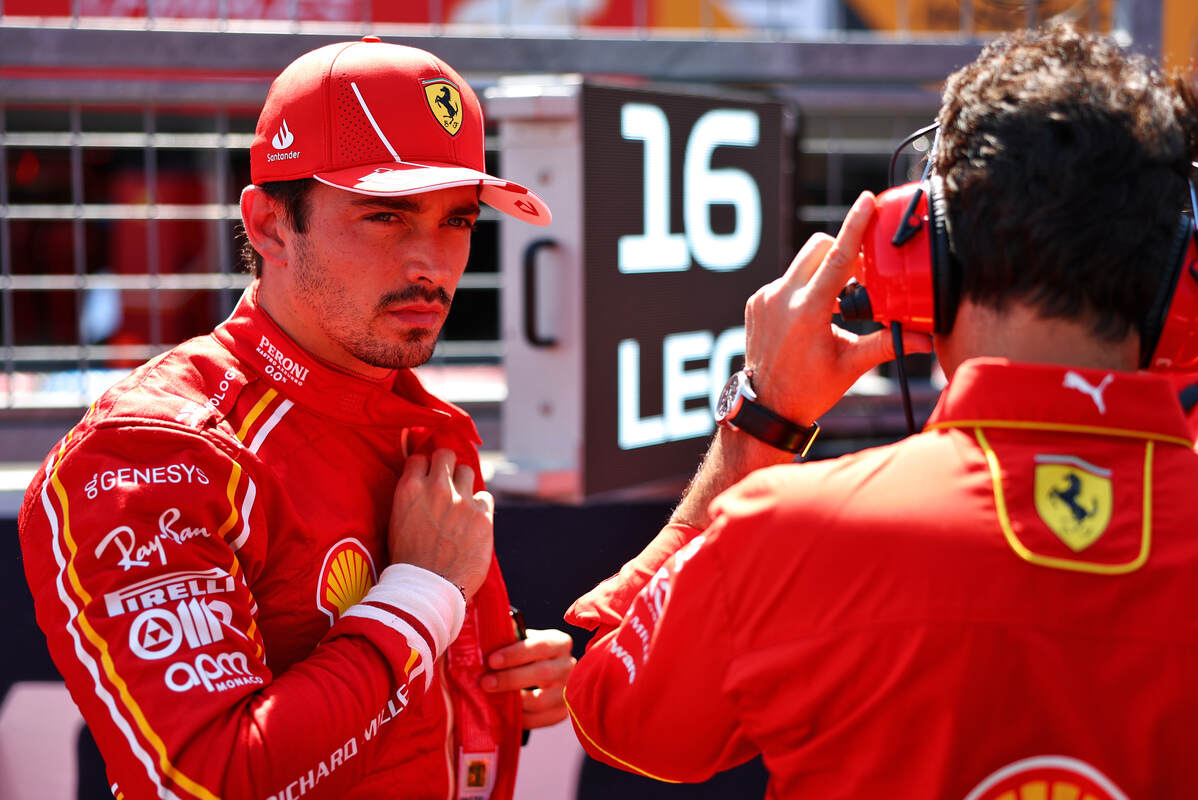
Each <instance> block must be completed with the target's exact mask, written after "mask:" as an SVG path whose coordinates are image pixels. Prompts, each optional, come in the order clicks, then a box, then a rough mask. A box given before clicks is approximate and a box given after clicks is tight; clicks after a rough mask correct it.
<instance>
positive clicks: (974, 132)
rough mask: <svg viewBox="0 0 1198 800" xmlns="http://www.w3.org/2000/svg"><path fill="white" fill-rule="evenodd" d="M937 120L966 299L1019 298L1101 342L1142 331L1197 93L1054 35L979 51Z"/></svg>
mask: <svg viewBox="0 0 1198 800" xmlns="http://www.w3.org/2000/svg"><path fill="white" fill-rule="evenodd" d="M938 119H939V122H940V134H939V135H940V138H939V141H938V143H937V148H936V152H935V154H934V156H933V158H934V163H933V166H934V168H935V171H936V172H937V174H939V175H941V176H942V177H943V178H944V184H945V199H946V201H947V203H948V209H949V212H948V217H949V225H950V229H951V237H952V243H953V247H954V250H955V252H956V255H957V257H958V259H959V261H960V262H961V263H962V264H963V265H964V267H963V270H962V273H963V274H962V276H961V278H962V280H961V295H962V297H963V298H968V299H970V300H972V301H974V302H976V303H979V304H981V305H985V306H988V307H991V308H994V309H997V310H1000V311H1001V310H1002V309H1003V308H1004V307H1005V305H1006V304H1007V303H1008V302H1010V301H1013V300H1018V301H1023V302H1028V303H1030V304H1032V305H1034V306H1035V307H1036V308H1037V309H1038V310H1039V312H1040V313H1041V314H1042V315H1043V316H1045V317H1058V318H1076V319H1082V320H1084V321H1086V322H1089V323H1090V325H1091V329H1092V331H1093V332H1094V334H1095V335H1096V336H1098V337H1100V338H1102V339H1103V340H1106V341H1119V340H1122V339H1124V338H1125V337H1126V336H1127V335H1128V334H1129V333H1130V332H1131V331H1132V330H1133V329H1134V328H1137V327H1138V326H1139V325H1140V324H1141V322H1142V320H1143V319H1144V317H1145V315H1146V312H1147V310H1148V309H1149V307H1150V306H1151V304H1152V302H1153V299H1154V294H1155V292H1156V287H1157V286H1158V284H1159V283H1160V275H1161V274H1162V273H1163V272H1164V271H1165V270H1166V269H1168V267H1169V261H1170V251H1171V250H1172V248H1173V243H1174V242H1175V241H1176V238H1177V231H1178V225H1179V219H1180V217H1179V212H1180V211H1181V210H1182V209H1183V208H1185V207H1187V206H1188V203H1189V194H1188V192H1189V190H1188V187H1187V179H1188V176H1189V174H1190V170H1191V167H1190V163H1191V161H1193V160H1194V159H1195V157H1196V156H1198V102H1196V98H1195V92H1194V90H1193V89H1192V88H1191V87H1189V86H1187V85H1186V84H1185V82H1184V81H1183V79H1182V78H1180V77H1179V76H1172V77H1167V76H1165V75H1163V74H1162V73H1161V72H1160V71H1159V70H1158V69H1157V68H1156V67H1155V66H1154V65H1153V64H1152V63H1151V62H1150V61H1149V60H1148V59H1146V58H1144V57H1142V56H1139V55H1133V54H1130V53H1128V52H1125V51H1124V50H1123V49H1121V48H1120V47H1119V46H1118V45H1117V44H1116V43H1115V42H1114V41H1113V40H1112V39H1110V38H1108V37H1103V36H1098V35H1094V34H1087V33H1081V32H1079V31H1077V30H1076V29H1074V28H1073V27H1072V26H1069V25H1067V24H1055V25H1051V26H1049V27H1046V28H1042V29H1040V30H1037V31H1023V32H1019V33H1014V34H1009V35H1005V36H1002V37H1001V38H999V39H996V40H994V41H992V42H991V43H989V44H988V45H987V46H986V47H985V48H984V49H983V51H982V54H981V55H980V56H979V57H978V59H977V60H976V61H974V62H973V63H972V64H970V65H968V66H966V67H964V68H962V69H960V70H958V71H957V72H955V73H953V74H952V75H951V76H950V77H949V79H948V82H947V85H946V87H945V92H944V102H943V105H942V106H941V109H940V114H939V118H938Z"/></svg>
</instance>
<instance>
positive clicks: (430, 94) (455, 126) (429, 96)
mask: <svg viewBox="0 0 1198 800" xmlns="http://www.w3.org/2000/svg"><path fill="white" fill-rule="evenodd" d="M424 99H425V100H427V101H428V108H429V110H430V111H432V112H433V116H434V117H435V118H436V120H437V122H439V123H441V127H442V128H444V129H445V131H446V133H448V134H449V135H450V136H456V135H457V133H458V131H459V130H460V129H461V127H462V94H461V92H459V91H458V87H456V86H454V85H453V84H452V83H450V82H449V81H448V80H446V79H445V78H433V79H431V80H427V81H424Z"/></svg>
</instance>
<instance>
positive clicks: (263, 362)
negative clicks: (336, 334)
mask: <svg viewBox="0 0 1198 800" xmlns="http://www.w3.org/2000/svg"><path fill="white" fill-rule="evenodd" d="M212 335H213V336H215V337H216V339H217V340H218V341H219V342H220V343H221V344H222V345H224V346H225V347H227V348H229V350H231V351H232V352H233V353H234V354H236V355H237V356H238V357H239V358H241V359H242V360H243V361H245V362H246V363H248V364H250V365H252V366H254V367H255V368H256V369H258V370H260V371H261V373H262V374H263V375H265V376H266V377H267V378H268V379H269V380H271V381H273V382H274V383H275V385H276V387H277V388H278V389H279V391H280V392H282V393H283V394H286V395H287V396H288V397H289V398H290V399H291V400H293V401H294V402H298V403H301V404H303V405H305V406H307V407H309V408H311V409H312V410H314V411H317V412H319V413H321V414H323V415H326V416H329V417H332V418H334V419H337V420H340V421H342V422H348V423H354V424H361V423H363V422H365V423H367V424H373V425H396V424H397V422H398V421H400V420H402V422H403V425H404V426H405V427H407V426H412V425H427V426H429V427H436V428H448V429H452V430H453V432H454V433H455V434H457V435H459V436H461V437H462V438H463V439H465V440H466V441H467V442H468V443H470V444H473V445H478V444H481V443H482V442H481V439H480V438H479V436H478V431H477V430H476V429H475V427H474V423H473V421H472V420H471V419H470V417H469V415H467V414H466V413H465V412H464V411H462V410H461V409H460V408H458V407H457V406H455V405H453V404H452V403H448V402H446V401H444V400H442V399H440V398H439V397H437V396H435V395H433V394H430V393H429V392H428V391H427V390H426V389H425V388H424V386H423V385H422V384H421V383H420V379H419V378H417V377H416V375H415V373H414V372H412V370H410V369H400V370H394V371H393V372H392V373H390V374H389V375H387V376H386V377H384V378H381V379H378V380H371V379H370V378H366V377H363V376H361V375H356V374H354V373H352V372H348V371H346V370H343V369H340V368H339V367H335V366H333V365H332V364H329V363H328V362H326V361H324V360H322V359H319V358H317V357H315V356H313V355H311V354H310V353H308V352H307V351H305V350H304V349H303V348H301V347H300V346H299V345H298V344H296V343H295V341H294V340H292V339H291V337H289V336H288V335H287V334H286V333H284V332H283V329H282V328H280V327H279V326H278V324H276V323H275V321H274V320H273V319H271V318H270V315H268V314H267V313H266V311H265V310H263V308H262V306H261V305H259V304H258V282H257V281H254V282H253V283H251V284H250V285H249V287H248V288H247V289H246V290H245V293H244V294H242V296H241V300H240V301H239V302H238V304H237V308H235V309H234V311H233V313H232V315H230V316H229V318H228V319H227V320H225V321H224V322H223V323H221V324H220V325H219V326H218V327H217V329H216V330H215V331H213V334H212Z"/></svg>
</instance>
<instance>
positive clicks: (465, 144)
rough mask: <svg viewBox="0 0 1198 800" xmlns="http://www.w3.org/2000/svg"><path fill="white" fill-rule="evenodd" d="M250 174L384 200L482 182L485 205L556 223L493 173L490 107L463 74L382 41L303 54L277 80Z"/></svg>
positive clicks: (533, 198) (258, 179) (538, 203)
mask: <svg viewBox="0 0 1198 800" xmlns="http://www.w3.org/2000/svg"><path fill="white" fill-rule="evenodd" d="M250 176H251V179H252V180H253V182H254V183H255V184H259V185H260V184H263V183H267V182H269V181H290V180H298V179H300V178H315V179H316V180H318V181H320V182H321V183H325V184H328V185H329V186H333V187H336V188H338V189H345V190H346V191H349V192H357V193H359V194H369V195H379V196H385V197H396V196H399V195H406V194H418V193H420V192H429V191H434V190H436V189H448V188H451V187H454V186H480V187H481V189H480V191H479V199H480V200H481V201H482V202H484V203H486V204H487V205H490V206H494V207H495V208H497V209H499V210H500V211H502V212H504V213H505V214H510V215H511V216H513V217H517V218H519V219H523V220H526V221H528V222H531V223H533V224H534V225H548V224H549V221H550V219H551V218H552V214H550V212H549V206H547V205H546V204H545V201H544V200H542V199H541V198H540V197H538V196H537V195H536V194H534V193H533V192H531V191H529V190H528V189H526V188H525V187H523V186H521V185H519V184H518V183H513V182H511V181H506V180H503V179H502V178H497V177H495V176H494V175H488V174H487V172H486V162H485V158H484V144H483V114H482V107H481V106H480V105H479V102H478V97H476V96H475V94H474V90H473V89H471V88H470V85H469V84H467V83H466V81H464V80H462V76H460V75H458V73H457V72H455V71H454V70H453V68H452V67H450V66H449V65H448V64H446V63H445V62H444V61H442V60H441V59H439V58H437V57H436V56H434V55H433V54H432V53H428V52H425V51H424V50H419V49H417V48H415V47H405V46H403V45H398V44H387V43H384V42H381V41H379V39H378V38H377V37H374V36H367V37H365V38H364V39H363V40H362V41H360V42H340V43H338V44H330V45H326V46H325V47H320V48H317V49H316V50H313V51H311V52H309V53H305V54H304V55H302V56H300V57H299V58H297V59H296V60H295V61H293V62H291V64H289V65H288V66H287V68H286V69H284V70H283V72H282V73H280V74H279V76H278V77H277V78H275V80H274V83H272V84H271V87H270V92H269V93H268V94H267V95H266V103H265V104H264V106H263V108H262V114H261V115H260V116H259V117H258V127H257V129H256V130H255V132H254V142H253V144H251V145H250Z"/></svg>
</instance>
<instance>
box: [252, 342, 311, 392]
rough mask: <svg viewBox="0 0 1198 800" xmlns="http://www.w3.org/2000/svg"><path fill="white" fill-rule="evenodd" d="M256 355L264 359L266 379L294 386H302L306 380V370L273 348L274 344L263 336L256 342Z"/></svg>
mask: <svg viewBox="0 0 1198 800" xmlns="http://www.w3.org/2000/svg"><path fill="white" fill-rule="evenodd" d="M258 355H260V356H262V357H263V358H265V359H266V369H265V370H264V371H265V372H266V375H267V377H269V378H271V379H273V380H275V381H278V382H279V383H294V384H295V385H296V386H303V385H304V381H305V380H307V378H308V368H307V367H305V366H303V365H302V364H300V363H299V362H298V361H296V360H295V359H294V358H292V357H291V356H289V355H287V354H286V353H284V352H283V351H282V350H280V349H279V348H277V347H275V345H274V343H273V342H271V340H270V339H269V338H268V337H266V336H263V337H262V341H260V342H258Z"/></svg>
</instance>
